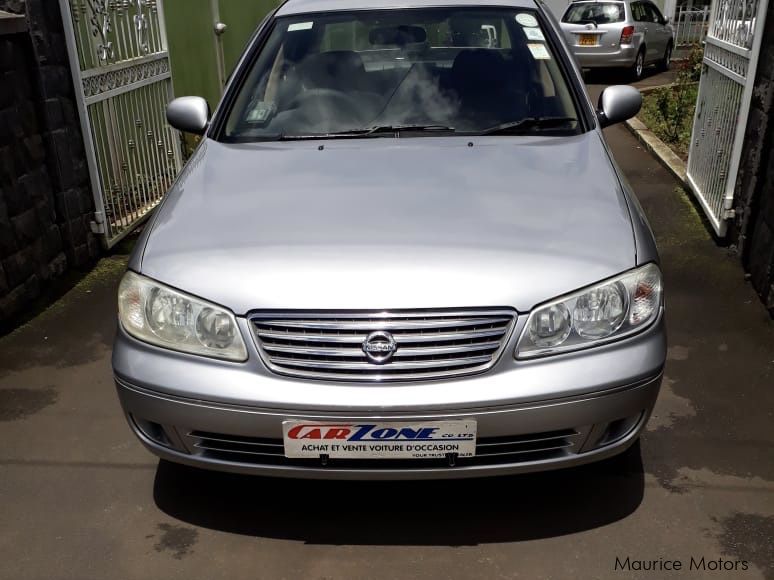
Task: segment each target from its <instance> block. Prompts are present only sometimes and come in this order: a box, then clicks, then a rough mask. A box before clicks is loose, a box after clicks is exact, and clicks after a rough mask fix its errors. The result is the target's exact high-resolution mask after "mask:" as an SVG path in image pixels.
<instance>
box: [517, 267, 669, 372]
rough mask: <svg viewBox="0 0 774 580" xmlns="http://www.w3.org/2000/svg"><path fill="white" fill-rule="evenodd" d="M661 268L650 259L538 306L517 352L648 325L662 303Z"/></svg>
mask: <svg viewBox="0 0 774 580" xmlns="http://www.w3.org/2000/svg"><path fill="white" fill-rule="evenodd" d="M661 297H662V282H661V271H660V270H659V269H658V266H656V265H655V264H646V265H645V266H642V267H641V268H637V269H635V270H631V271H630V272H627V273H625V274H621V275H620V276H616V277H615V278H612V279H610V280H605V281H604V282H601V283H599V284H595V285H594V286H591V287H589V288H585V289H583V290H580V291H578V292H575V293H573V294H570V295H568V296H564V297H562V298H559V299H558V300H553V301H551V302H549V303H548V304H543V305H541V306H539V307H537V308H536V309H535V310H533V311H532V313H531V314H530V315H529V319H528V320H527V325H526V327H525V328H524V331H523V332H522V333H521V338H520V339H519V344H518V345H517V346H516V352H515V356H516V358H520V359H525V358H532V357H536V356H542V355H548V354H556V353H560V352H567V351H571V350H578V349H581V348H586V347H589V346H593V345H595V344H600V343H603V342H609V341H611V340H617V339H619V338H623V337H624V336H628V335H630V334H634V333H636V332H638V331H640V330H642V329H644V328H646V327H647V326H648V325H649V324H650V323H651V322H653V321H654V320H655V319H656V317H657V316H658V313H659V310H660V308H661Z"/></svg>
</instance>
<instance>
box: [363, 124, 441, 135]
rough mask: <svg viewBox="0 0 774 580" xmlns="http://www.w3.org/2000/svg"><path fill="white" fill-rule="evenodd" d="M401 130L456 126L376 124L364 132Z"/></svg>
mask: <svg viewBox="0 0 774 580" xmlns="http://www.w3.org/2000/svg"><path fill="white" fill-rule="evenodd" d="M401 131H441V132H443V131H452V132H453V131H454V127H449V126H448V125H376V126H375V127H371V128H369V129H367V130H366V131H365V133H363V134H364V135H375V134H377V133H400V132H401Z"/></svg>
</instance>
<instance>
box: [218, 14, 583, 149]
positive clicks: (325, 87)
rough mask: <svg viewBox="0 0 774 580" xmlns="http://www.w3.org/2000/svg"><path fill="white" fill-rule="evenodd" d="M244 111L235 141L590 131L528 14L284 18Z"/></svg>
mask: <svg viewBox="0 0 774 580" xmlns="http://www.w3.org/2000/svg"><path fill="white" fill-rule="evenodd" d="M233 103H234V104H233V106H232V108H231V110H230V111H229V112H228V113H227V117H226V123H225V127H224V131H223V136H224V138H225V140H232V141H250V140H265V139H288V138H294V137H295V138H304V137H308V138H315V137H317V138H319V137H323V136H327V137H334V136H345V135H346V134H349V135H351V136H376V135H385V134H386V135H392V134H393V133H394V134H395V135H397V134H398V133H399V132H400V133H401V136H418V135H419V134H420V133H426V134H432V135H445V134H454V133H461V132H462V133H470V132H473V133H475V132H487V130H489V131H488V133H489V134H495V133H498V132H499V133H507V132H512V133H515V132H519V133H525V132H538V131H540V132H547V133H553V134H568V133H576V132H578V131H579V126H578V121H577V117H578V113H577V111H576V109H575V105H574V102H573V99H572V97H571V94H570V92H569V90H568V86H567V82H566V80H565V78H564V76H563V73H562V68H561V67H560V66H559V64H558V63H557V60H556V57H555V55H554V54H553V52H552V49H551V46H550V45H549V44H548V43H547V42H546V36H545V34H544V31H543V29H542V28H541V26H540V23H539V20H538V18H537V15H536V14H535V12H533V11H530V10H524V9H471V8H468V9H457V8H447V9H405V10H389V11H358V12H335V13H325V14H307V15H303V16H294V17H286V18H278V19H277V21H276V23H275V26H274V28H273V30H272V32H271V34H270V36H269V38H268V39H267V41H266V43H265V44H264V46H263V49H262V50H261V52H260V53H259V54H258V56H257V58H256V59H255V60H254V62H253V63H252V65H251V69H250V71H249V73H248V74H247V76H246V78H245V81H244V83H243V84H242V86H241V88H240V89H239V93H238V95H237V97H236V99H235V100H234V102H233ZM543 121H546V122H543ZM337 134H338V135H337Z"/></svg>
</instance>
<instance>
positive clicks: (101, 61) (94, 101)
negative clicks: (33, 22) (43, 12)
mask: <svg viewBox="0 0 774 580" xmlns="http://www.w3.org/2000/svg"><path fill="white" fill-rule="evenodd" d="M59 4H60V8H61V12H62V19H63V21H64V29H65V36H66V40H67V48H68V51H69V56H70V67H71V70H72V74H73V81H74V85H75V91H76V100H77V101H78V109H79V111H78V112H79V114H80V118H81V126H82V128H83V137H84V142H85V147H86V155H87V161H88V164H89V173H90V176H91V186H92V190H93V192H94V203H95V206H96V212H95V220H94V222H92V229H93V230H94V232H95V233H97V234H101V235H102V236H103V239H104V242H105V245H106V246H108V247H110V246H112V245H113V244H115V243H116V242H117V241H118V240H120V239H121V238H122V237H123V236H124V235H126V234H127V233H129V232H130V231H131V230H132V228H133V226H135V225H136V224H138V223H139V222H140V221H142V220H143V219H144V218H146V217H147V216H148V215H149V212H150V210H152V209H153V208H154V207H155V206H156V205H157V204H158V203H159V201H161V198H162V197H163V195H164V194H165V193H166V191H167V189H169V186H170V185H171V183H172V180H173V179H174V178H175V176H176V175H177V173H178V171H179V170H180V167H181V147H180V139H179V135H178V134H177V132H175V131H174V130H173V129H171V128H170V127H169V126H168V125H167V123H166V119H165V108H166V105H167V103H168V102H169V100H170V99H171V98H172V80H171V72H170V66H169V55H168V52H167V40H166V32H165V29H164V12H163V5H162V1H161V0H59Z"/></svg>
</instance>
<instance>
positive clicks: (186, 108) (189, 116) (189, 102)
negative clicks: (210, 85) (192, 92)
mask: <svg viewBox="0 0 774 580" xmlns="http://www.w3.org/2000/svg"><path fill="white" fill-rule="evenodd" d="M209 118H210V106H209V105H208V104H207V101H205V100H204V99H202V98H201V97H178V98H177V99H174V100H173V101H172V102H171V103H169V105H167V121H168V122H169V124H170V125H172V126H173V127H174V128H175V129H178V130H180V131H184V132H186V133H194V134H195V135H203V134H204V131H206V130H207V123H209Z"/></svg>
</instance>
